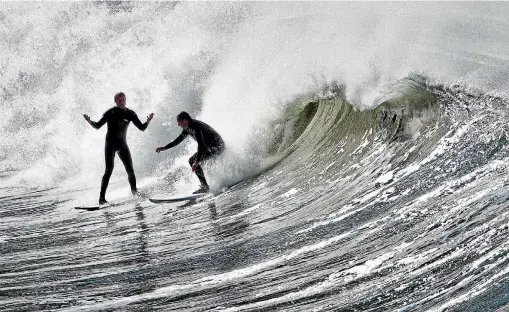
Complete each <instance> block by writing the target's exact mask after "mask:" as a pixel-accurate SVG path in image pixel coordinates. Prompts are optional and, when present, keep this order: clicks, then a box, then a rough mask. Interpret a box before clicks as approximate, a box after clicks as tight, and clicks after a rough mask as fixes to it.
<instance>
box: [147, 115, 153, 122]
mask: <svg viewBox="0 0 509 312" xmlns="http://www.w3.org/2000/svg"><path fill="white" fill-rule="evenodd" d="M152 118H154V113H150V114H149V115H148V116H147V122H150V121H151V120H152Z"/></svg>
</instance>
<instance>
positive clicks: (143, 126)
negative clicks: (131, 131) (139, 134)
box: [131, 112, 154, 131]
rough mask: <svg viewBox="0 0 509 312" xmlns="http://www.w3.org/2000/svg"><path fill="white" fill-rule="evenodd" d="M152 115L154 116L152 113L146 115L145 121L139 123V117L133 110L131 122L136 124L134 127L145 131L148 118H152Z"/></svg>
mask: <svg viewBox="0 0 509 312" xmlns="http://www.w3.org/2000/svg"><path fill="white" fill-rule="evenodd" d="M153 116H154V114H150V115H148V116H147V121H146V122H144V123H141V121H140V119H139V118H138V115H136V113H135V112H133V115H132V117H131V118H132V122H133V124H134V125H135V126H136V128H138V129H140V130H141V131H145V129H147V127H148V124H149V123H150V120H152V117H153Z"/></svg>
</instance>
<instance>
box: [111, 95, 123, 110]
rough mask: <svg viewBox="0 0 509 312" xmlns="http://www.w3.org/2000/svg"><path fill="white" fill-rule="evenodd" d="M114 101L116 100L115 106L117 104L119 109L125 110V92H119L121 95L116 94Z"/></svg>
mask: <svg viewBox="0 0 509 312" xmlns="http://www.w3.org/2000/svg"><path fill="white" fill-rule="evenodd" d="M113 99H114V100H115V104H117V107H118V108H121V109H124V108H125V94H124V92H119V93H117V94H115V96H114V97H113Z"/></svg>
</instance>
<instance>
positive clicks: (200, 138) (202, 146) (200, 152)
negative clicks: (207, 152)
mask: <svg viewBox="0 0 509 312" xmlns="http://www.w3.org/2000/svg"><path fill="white" fill-rule="evenodd" d="M196 142H197V143H198V153H197V155H196V163H199V162H200V161H201V158H202V157H203V150H204V149H205V139H204V138H203V132H202V130H201V129H198V130H197V131H196Z"/></svg>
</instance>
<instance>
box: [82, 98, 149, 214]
mask: <svg viewBox="0 0 509 312" xmlns="http://www.w3.org/2000/svg"><path fill="white" fill-rule="evenodd" d="M114 100H115V103H116V104H117V105H116V106H114V107H112V108H110V109H109V110H107V111H106V113H104V115H103V117H102V118H101V119H100V120H99V121H98V122H95V121H92V120H90V117H89V116H88V115H83V117H85V120H86V121H88V123H89V124H90V125H91V126H92V127H94V128H96V129H99V128H101V127H102V126H103V125H104V124H105V123H108V132H107V133H106V145H105V148H104V156H105V160H106V170H105V171H104V176H103V178H102V183H101V194H100V195H99V205H103V204H106V203H107V201H106V198H105V195H106V189H107V188H108V183H109V181H110V177H111V173H112V172H113V165H114V160H115V153H118V157H120V160H121V161H122V162H123V163H124V166H125V170H126V171H127V176H128V179H129V184H130V185H131V191H132V193H133V195H139V194H138V189H137V188H136V176H135V175H134V168H133V160H132V158H131V152H130V151H129V146H127V141H126V133H127V127H128V126H129V122H131V121H132V122H133V124H134V125H135V126H136V127H137V128H138V129H140V130H141V131H144V130H145V129H147V126H148V124H149V123H150V121H151V120H152V118H153V117H154V114H152V113H151V114H150V115H148V116H147V121H146V122H145V123H141V121H140V119H139V118H138V116H137V115H136V113H135V112H134V111H132V110H130V109H128V108H126V107H125V106H126V100H125V94H124V93H123V92H120V93H117V94H115V97H114Z"/></svg>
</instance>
